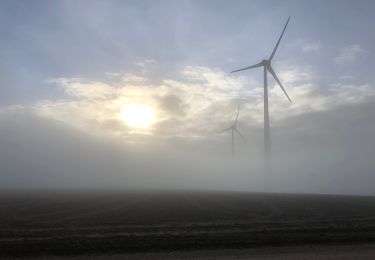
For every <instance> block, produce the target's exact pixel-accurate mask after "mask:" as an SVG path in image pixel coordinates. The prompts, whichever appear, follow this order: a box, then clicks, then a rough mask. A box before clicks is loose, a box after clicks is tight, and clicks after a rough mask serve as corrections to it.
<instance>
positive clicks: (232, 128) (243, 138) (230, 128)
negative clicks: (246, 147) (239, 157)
mask: <svg viewBox="0 0 375 260" xmlns="http://www.w3.org/2000/svg"><path fill="white" fill-rule="evenodd" d="M239 112H240V104H239V105H238V109H237V115H236V119H235V120H234V122H233V125H231V126H230V127H228V128H226V129H224V130H223V132H226V131H231V133H232V155H234V151H235V150H234V144H235V142H234V141H235V140H234V132H236V133H237V134H238V135H239V136H240V137H241V138H242V140H243V141H244V142H246V139H245V137H244V136H243V135H242V134H241V133H240V131H238V129H237V121H238V114H239Z"/></svg>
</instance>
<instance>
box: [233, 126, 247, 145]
mask: <svg viewBox="0 0 375 260" xmlns="http://www.w3.org/2000/svg"><path fill="white" fill-rule="evenodd" d="M234 131H236V133H237V134H238V135H239V136H240V137H241V139H242V140H243V141H244V142H245V143H247V140H246V138H245V137H244V136H243V135H242V134H241V133H240V131H238V129H237V128H234Z"/></svg>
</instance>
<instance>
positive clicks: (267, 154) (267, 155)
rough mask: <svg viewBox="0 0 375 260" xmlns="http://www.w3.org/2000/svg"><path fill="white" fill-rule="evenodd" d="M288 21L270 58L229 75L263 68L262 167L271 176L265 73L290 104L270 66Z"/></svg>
mask: <svg viewBox="0 0 375 260" xmlns="http://www.w3.org/2000/svg"><path fill="white" fill-rule="evenodd" d="M289 20H290V16H289V17H288V20H287V21H286V24H285V26H284V29H283V31H282V33H281V35H280V37H279V40H278V41H277V43H276V46H275V48H274V49H273V51H272V53H271V56H270V57H269V58H268V59H264V60H262V61H261V62H259V63H257V64H255V65H252V66H248V67H245V68H242V69H238V70H234V71H232V72H231V73H234V72H238V71H243V70H249V69H253V68H258V67H263V75H264V86H263V88H264V166H265V172H266V173H267V174H269V175H270V174H271V172H272V169H271V138H270V122H269V113H268V87H267V75H268V74H267V71H268V72H269V73H271V75H272V76H273V77H274V79H275V80H276V82H277V84H279V86H280V88H281V89H282V91H283V92H284V94H285V95H286V97H287V98H288V100H289V101H290V102H291V103H292V100H291V99H290V97H289V96H288V93H286V91H285V89H284V87H283V85H282V84H281V82H280V80H279V78H278V77H277V75H276V73H275V71H274V70H273V68H272V66H271V61H272V59H273V57H274V56H275V53H276V50H277V47H278V46H279V44H280V41H281V38H282V37H283V35H284V32H285V29H286V27H287V26H288V23H289Z"/></svg>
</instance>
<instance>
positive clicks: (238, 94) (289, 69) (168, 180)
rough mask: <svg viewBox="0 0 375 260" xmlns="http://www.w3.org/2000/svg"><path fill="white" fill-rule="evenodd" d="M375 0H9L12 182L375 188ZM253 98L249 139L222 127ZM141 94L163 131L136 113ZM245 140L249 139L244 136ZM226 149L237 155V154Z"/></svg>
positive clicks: (2, 136) (5, 85)
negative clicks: (266, 89)
mask: <svg viewBox="0 0 375 260" xmlns="http://www.w3.org/2000/svg"><path fill="white" fill-rule="evenodd" d="M374 11H375V3H374V2H373V1H216V0H215V1H208V0H207V1H1V2H0V34H1V37H0V57H1V59H0V75H1V76H0V85H1V90H2V94H1V95H0V155H1V157H0V160H1V161H0V162H1V163H0V165H1V166H0V167H1V173H0V183H1V184H0V185H1V187H2V188H7V187H29V186H30V187H36V186H59V185H60V186H71V185H77V186H90V185H97V186H98V185H99V186H111V185H113V186H117V187H138V186H142V187H143V186H147V187H161V186H163V187H169V188H175V187H177V188H178V187H185V188H192V187H193V188H216V189H250V190H254V189H258V190H259V189H260V188H259V185H258V184H259V183H260V182H259V180H260V179H261V177H259V176H258V173H259V170H258V166H259V165H258V164H259V158H260V156H261V152H260V151H261V150H262V122H263V121H262V120H263V119H262V118H263V114H262V113H263V101H262V98H263V90H262V84H263V82H262V76H263V75H262V71H261V69H257V70H253V71H247V72H242V73H238V74H230V73H228V72H229V71H231V70H234V69H238V68H241V67H244V66H248V65H252V64H254V63H256V62H258V61H260V60H261V59H264V58H267V57H268V56H269V55H270V53H271V51H272V49H273V47H274V45H275V43H276V40H277V38H278V36H279V34H280V32H281V30H282V27H283V26H284V24H285V21H286V19H287V17H288V16H289V15H290V16H291V20H290V23H289V26H288V28H287V30H286V33H285V36H284V38H283V40H282V42H281V44H280V46H279V49H278V52H277V53H276V56H275V58H274V69H275V71H276V73H277V74H278V75H279V77H280V79H281V81H282V82H283V83H284V86H285V88H286V90H287V92H288V93H289V95H290V97H291V98H292V100H293V104H290V103H288V101H287V99H286V98H285V96H283V93H282V92H281V91H280V89H279V88H278V87H275V82H274V81H273V79H271V78H269V82H270V92H271V95H270V116H271V125H272V140H273V154H274V168H275V173H274V174H275V175H276V176H275V177H274V184H273V185H274V189H275V190H281V191H305V192H332V193H363V194H368V193H372V194H374V193H373V185H374V184H375V173H374V169H375V162H374V161H373V158H372V157H373V154H374V152H375V140H374V137H373V133H375V85H374V84H375V80H374V76H373V68H374V65H373V63H372V61H373V58H374V54H373V53H374V48H375V47H374V46H375V30H374V27H373V24H375V18H374V15H373V13H374ZM240 100H241V104H242V108H241V111H240V117H239V129H240V130H241V132H242V133H243V134H244V135H245V136H246V138H247V140H248V143H247V144H243V143H241V142H238V151H237V157H236V158H237V159H236V160H235V161H234V160H232V159H231V157H230V136H229V135H228V134H227V133H220V131H221V130H222V129H224V128H226V127H228V126H229V125H230V124H231V123H232V122H233V119H234V116H235V112H236V108H237V105H238V102H239V101H240ZM129 104H130V105H132V104H138V105H142V106H144V107H146V108H148V109H151V110H152V111H153V113H154V114H155V118H154V120H153V122H152V124H151V125H150V126H149V127H147V128H138V127H134V125H133V126H132V125H129V122H125V121H124V120H123V114H122V111H123V108H124V107H126V106H127V105H129ZM238 141H239V140H238ZM223 158H226V159H223Z"/></svg>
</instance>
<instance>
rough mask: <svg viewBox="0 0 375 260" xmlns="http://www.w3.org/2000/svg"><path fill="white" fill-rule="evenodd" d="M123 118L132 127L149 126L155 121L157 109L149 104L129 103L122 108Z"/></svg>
mask: <svg viewBox="0 0 375 260" xmlns="http://www.w3.org/2000/svg"><path fill="white" fill-rule="evenodd" d="M121 119H122V120H123V121H124V122H125V123H127V124H128V125H129V126H132V127H136V128H149V127H150V126H151V125H152V124H153V123H154V121H155V110H154V109H153V108H152V107H150V106H147V105H142V104H128V105H125V106H124V107H123V108H122V111H121Z"/></svg>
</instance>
